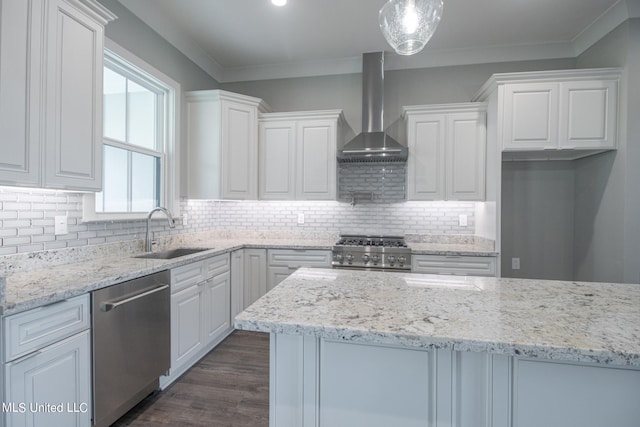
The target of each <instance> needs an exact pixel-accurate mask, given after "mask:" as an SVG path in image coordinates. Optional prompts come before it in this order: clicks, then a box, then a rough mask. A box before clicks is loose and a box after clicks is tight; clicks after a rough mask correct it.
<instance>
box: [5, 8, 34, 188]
mask: <svg viewBox="0 0 640 427" xmlns="http://www.w3.org/2000/svg"><path fill="white" fill-rule="evenodd" d="M42 5H43V3H42V1H39V0H3V1H2V2H1V3H0V93H1V94H2V96H0V135H2V140H3V141H2V156H1V157H0V183H1V184H6V185H28V186H34V187H35V186H38V185H39V184H40V164H39V162H40V139H39V138H40V132H39V126H40V114H39V111H38V108H39V107H40V103H41V93H40V91H41V84H40V81H39V78H40V73H39V72H38V69H39V67H40V63H41V57H42V52H41V50H42V46H41V39H42V37H41V34H40V31H42V19H43V16H42V15H43V13H42Z"/></svg>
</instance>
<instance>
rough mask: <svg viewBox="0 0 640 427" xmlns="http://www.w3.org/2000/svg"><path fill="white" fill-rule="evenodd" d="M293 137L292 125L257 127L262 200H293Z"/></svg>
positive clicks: (294, 180)
mask: <svg viewBox="0 0 640 427" xmlns="http://www.w3.org/2000/svg"><path fill="white" fill-rule="evenodd" d="M295 134H296V124H295V122H291V121H283V122H263V123H260V129H259V138H258V145H259V161H260V179H259V182H260V199H261V200H293V199H295V197H296V194H295V185H296V170H295V167H296V156H295V154H296V150H295Z"/></svg>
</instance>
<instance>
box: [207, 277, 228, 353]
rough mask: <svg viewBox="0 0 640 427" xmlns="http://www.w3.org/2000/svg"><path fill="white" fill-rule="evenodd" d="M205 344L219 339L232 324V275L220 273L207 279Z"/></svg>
mask: <svg viewBox="0 0 640 427" xmlns="http://www.w3.org/2000/svg"><path fill="white" fill-rule="evenodd" d="M202 294H203V296H202V303H203V315H204V316H203V320H204V326H203V330H204V333H205V345H206V344H209V343H211V342H214V341H216V340H219V339H220V338H221V337H223V336H224V335H225V332H227V330H228V329H229V327H230V326H231V323H230V322H231V313H230V310H231V276H230V274H229V272H228V271H227V272H226V273H222V274H219V275H217V276H215V277H213V278H211V279H209V280H208V281H207V283H206V284H205V285H204V286H203V290H202Z"/></svg>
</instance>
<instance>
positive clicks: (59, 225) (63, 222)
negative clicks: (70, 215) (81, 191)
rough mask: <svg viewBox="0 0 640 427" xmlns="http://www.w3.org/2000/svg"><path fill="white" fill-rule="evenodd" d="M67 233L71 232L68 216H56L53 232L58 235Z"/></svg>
mask: <svg viewBox="0 0 640 427" xmlns="http://www.w3.org/2000/svg"><path fill="white" fill-rule="evenodd" d="M67 233H69V226H68V224H67V216H66V215H60V216H56V217H54V228H53V234H55V235H56V236H58V235H60V234H67Z"/></svg>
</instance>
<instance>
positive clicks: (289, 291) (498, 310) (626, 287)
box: [235, 269, 640, 427]
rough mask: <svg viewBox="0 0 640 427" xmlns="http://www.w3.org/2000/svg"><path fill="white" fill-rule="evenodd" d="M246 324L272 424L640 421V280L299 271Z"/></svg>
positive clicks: (239, 320)
mask: <svg viewBox="0 0 640 427" xmlns="http://www.w3.org/2000/svg"><path fill="white" fill-rule="evenodd" d="M235 326H236V328H238V329H245V330H252V331H262V332H268V333H270V334H271V356H270V357H271V382H270V387H271V389H270V393H271V394H270V417H271V419H270V425H271V427H283V426H331V427H339V426H367V427H371V426H391V425H393V426H427V425H428V426H437V427H442V426H447V427H448V426H454V425H455V426H486V427H489V426H491V427H502V426H504V427H507V426H518V427H523V426H573V425H575V426H582V427H585V426H586V427H589V426H594V427H595V426H618V427H622V426H638V425H640V285H633V284H610V283H586V282H560V281H540V280H523V279H497V278H489V277H470V276H469V277H457V276H436V275H422V274H410V273H388V272H366V271H346V270H331V269H299V270H298V271H297V272H296V273H294V274H293V275H291V276H289V278H287V279H285V280H284V281H283V282H282V283H281V284H280V285H278V286H277V287H276V288H275V289H273V290H272V291H271V292H269V293H268V294H266V295H265V296H264V297H262V298H261V299H260V300H258V301H257V302H256V303H255V304H253V305H252V306H250V307H249V308H248V309H247V310H245V311H244V312H243V313H241V314H240V315H238V316H237V317H236V320H235Z"/></svg>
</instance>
